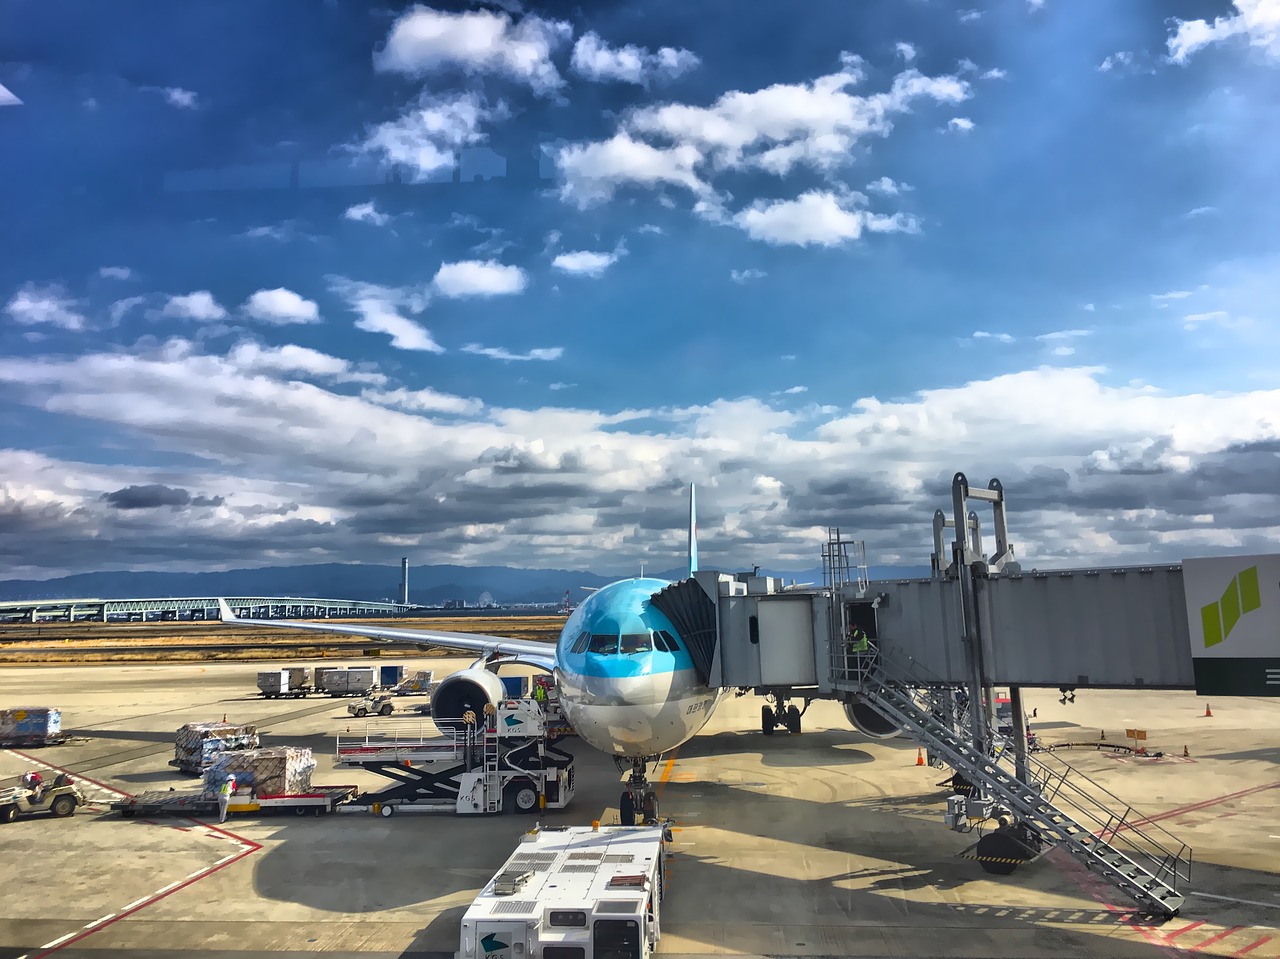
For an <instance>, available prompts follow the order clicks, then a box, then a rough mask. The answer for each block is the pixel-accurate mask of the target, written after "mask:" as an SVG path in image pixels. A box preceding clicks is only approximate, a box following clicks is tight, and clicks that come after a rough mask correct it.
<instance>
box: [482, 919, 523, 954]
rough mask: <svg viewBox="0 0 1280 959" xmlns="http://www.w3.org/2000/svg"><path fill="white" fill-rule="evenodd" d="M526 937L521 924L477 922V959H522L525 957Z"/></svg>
mask: <svg viewBox="0 0 1280 959" xmlns="http://www.w3.org/2000/svg"><path fill="white" fill-rule="evenodd" d="M526 935H527V930H526V928H525V924H524V923H523V922H521V923H519V924H515V923H505V922H477V923H476V942H478V943H479V944H480V948H479V949H478V950H477V951H476V956H477V959H478V957H480V956H483V957H484V959H524V957H525V956H526V955H527V953H526V948H527V943H526V941H525V937H526Z"/></svg>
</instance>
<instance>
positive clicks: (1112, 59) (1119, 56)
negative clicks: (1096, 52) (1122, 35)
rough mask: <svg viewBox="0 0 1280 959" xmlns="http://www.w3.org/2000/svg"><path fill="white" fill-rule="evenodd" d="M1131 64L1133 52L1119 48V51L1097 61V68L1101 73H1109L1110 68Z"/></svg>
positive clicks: (1115, 68)
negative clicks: (1099, 61)
mask: <svg viewBox="0 0 1280 959" xmlns="http://www.w3.org/2000/svg"><path fill="white" fill-rule="evenodd" d="M1131 66H1133V54H1132V53H1130V52H1129V51H1128V50H1121V51H1120V52H1119V53H1113V54H1111V55H1110V56H1108V57H1107V58H1106V59H1104V60H1103V61H1102V62H1101V63H1099V64H1098V70H1099V71H1101V72H1102V73H1110V72H1111V71H1112V70H1118V69H1120V68H1121V67H1131Z"/></svg>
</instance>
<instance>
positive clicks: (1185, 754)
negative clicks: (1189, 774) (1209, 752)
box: [1182, 746, 1191, 759]
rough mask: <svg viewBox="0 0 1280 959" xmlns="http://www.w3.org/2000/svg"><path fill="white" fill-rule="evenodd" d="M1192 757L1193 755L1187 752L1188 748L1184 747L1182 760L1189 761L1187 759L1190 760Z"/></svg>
mask: <svg viewBox="0 0 1280 959" xmlns="http://www.w3.org/2000/svg"><path fill="white" fill-rule="evenodd" d="M1190 756H1191V753H1189V752H1187V747H1186V746H1183V747H1182V758H1183V759H1187V758H1189V757H1190Z"/></svg>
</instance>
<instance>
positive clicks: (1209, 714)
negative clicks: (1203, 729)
mask: <svg viewBox="0 0 1280 959" xmlns="http://www.w3.org/2000/svg"><path fill="white" fill-rule="evenodd" d="M1204 715H1205V716H1206V717H1212V716H1213V710H1212V709H1210V708H1209V704H1208V703H1205V704H1204ZM1201 718H1204V717H1201Z"/></svg>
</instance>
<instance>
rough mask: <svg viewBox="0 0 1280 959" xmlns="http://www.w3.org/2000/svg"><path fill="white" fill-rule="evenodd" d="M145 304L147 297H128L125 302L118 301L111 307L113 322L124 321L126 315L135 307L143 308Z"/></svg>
mask: <svg viewBox="0 0 1280 959" xmlns="http://www.w3.org/2000/svg"><path fill="white" fill-rule="evenodd" d="M145 302H147V298H146V297H145V296H126V297H125V298H124V299H123V300H116V301H115V302H114V303H112V304H111V306H110V307H109V312H110V313H111V322H112V323H119V322H120V321H121V320H122V319H124V317H125V314H127V313H128V312H129V311H130V310H132V309H133V308H134V307H135V306H141V305H142V304H143V303H145Z"/></svg>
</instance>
